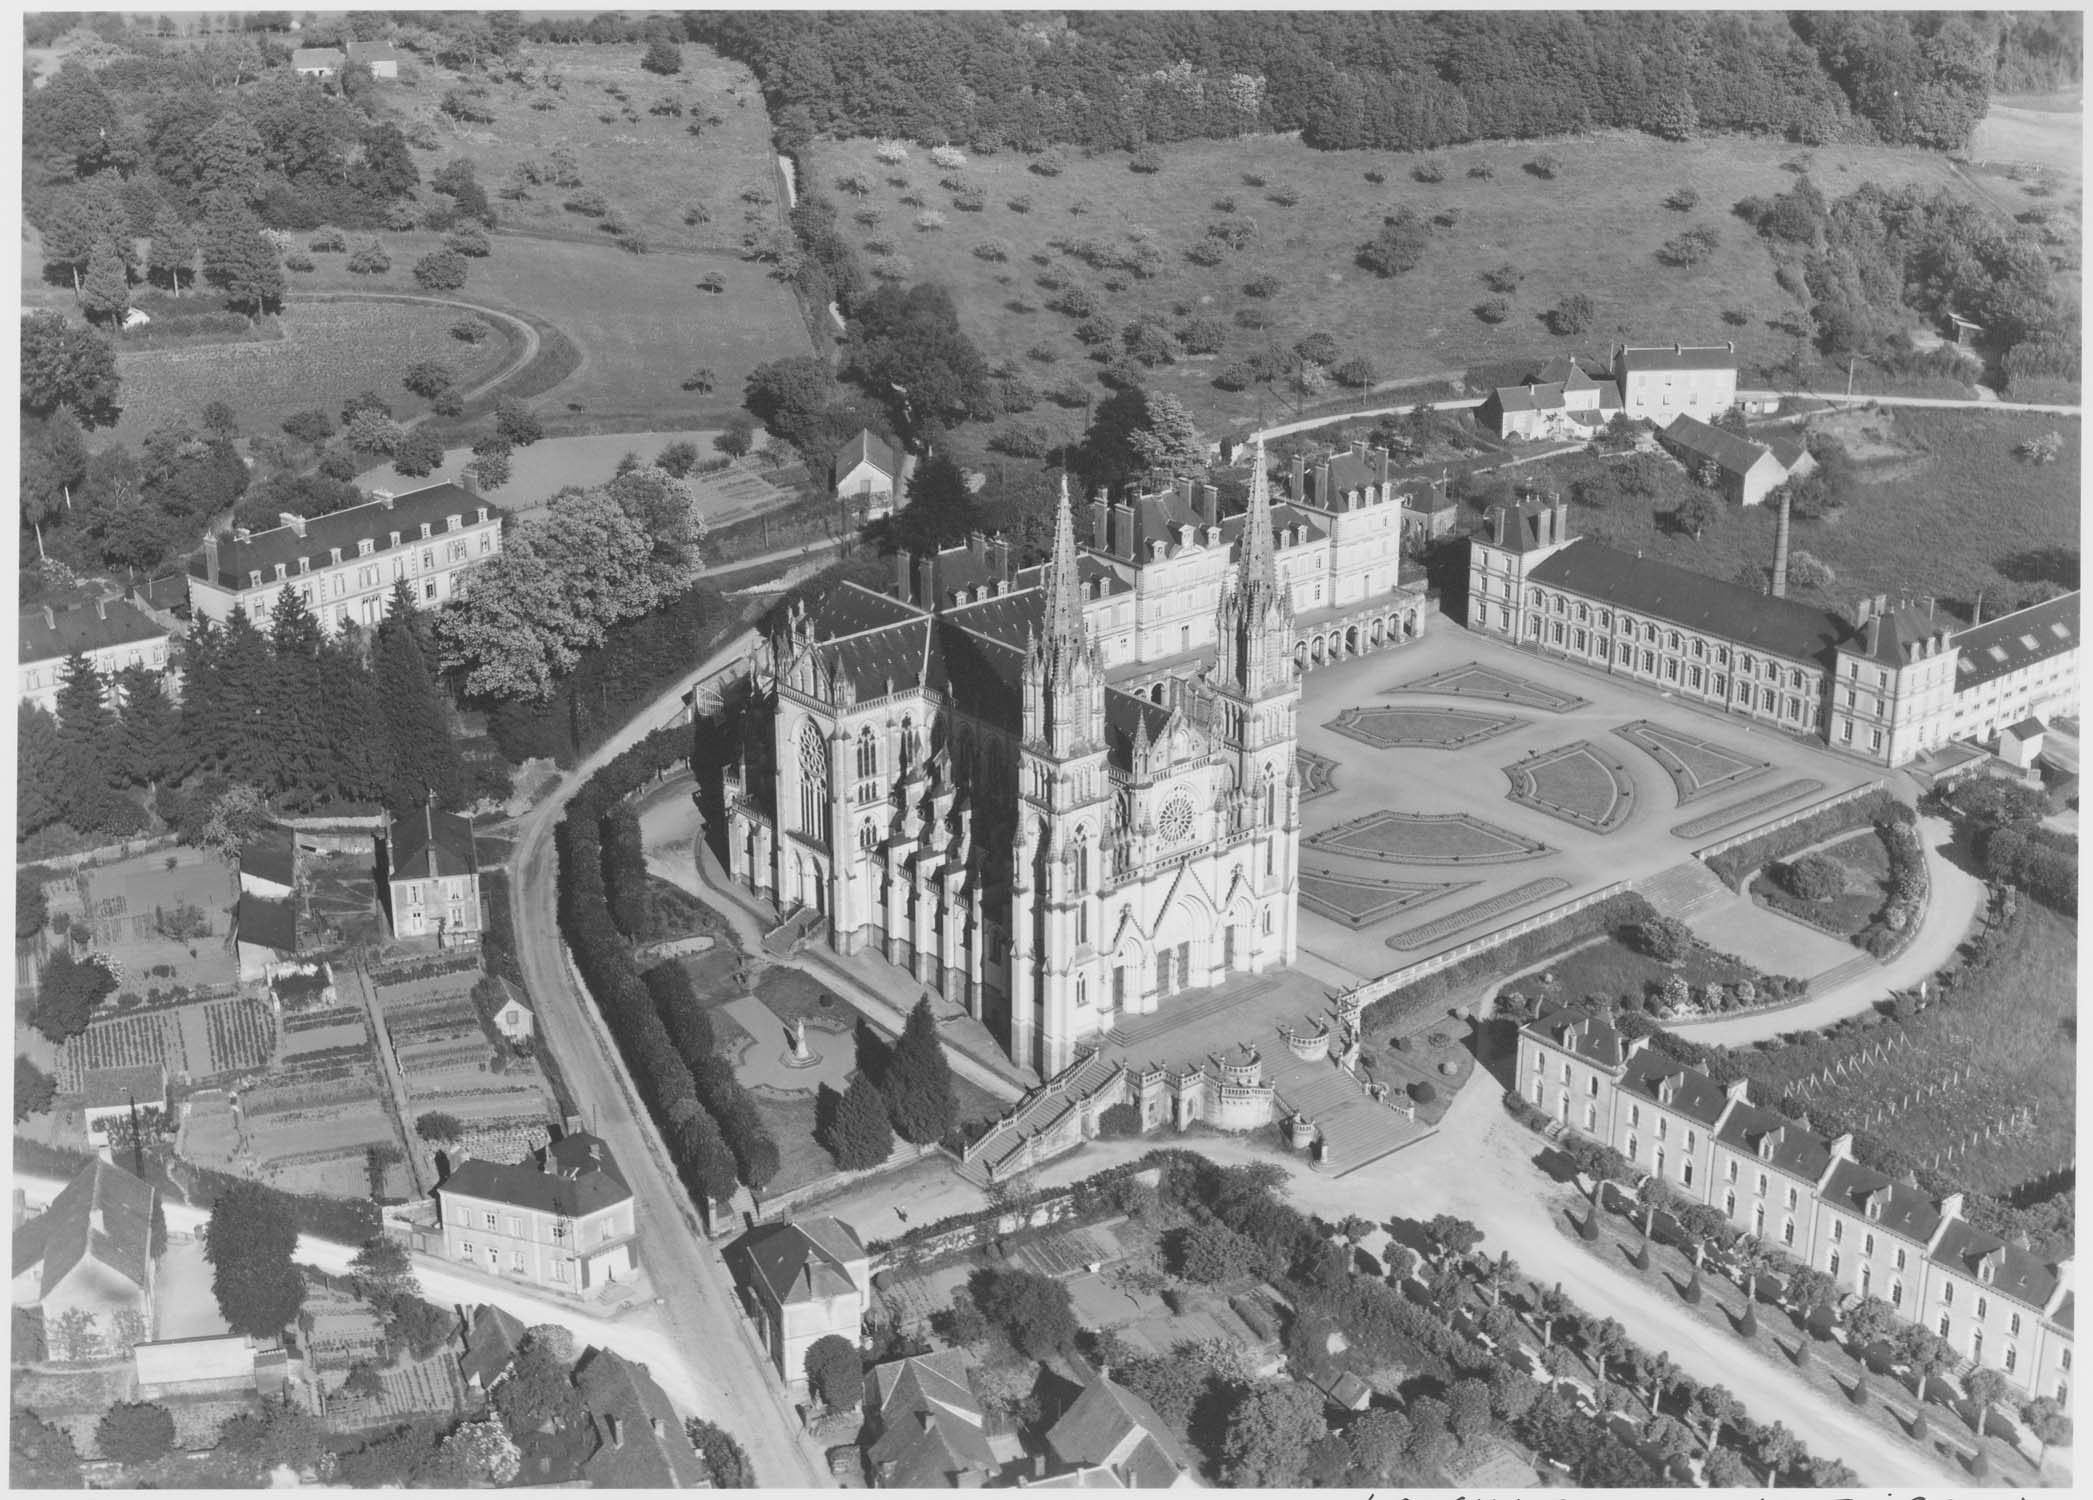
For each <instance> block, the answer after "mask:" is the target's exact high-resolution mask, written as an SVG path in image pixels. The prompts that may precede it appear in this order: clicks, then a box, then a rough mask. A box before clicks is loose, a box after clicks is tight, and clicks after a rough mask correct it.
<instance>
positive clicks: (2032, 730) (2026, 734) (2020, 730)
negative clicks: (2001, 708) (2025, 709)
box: [2006, 714, 2049, 740]
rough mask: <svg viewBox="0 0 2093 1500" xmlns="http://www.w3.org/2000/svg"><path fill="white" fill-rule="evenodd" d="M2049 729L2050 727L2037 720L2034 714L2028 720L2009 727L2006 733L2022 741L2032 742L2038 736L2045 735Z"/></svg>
mask: <svg viewBox="0 0 2093 1500" xmlns="http://www.w3.org/2000/svg"><path fill="white" fill-rule="evenodd" d="M2048 728H2049V726H2048V725H2047V724H2044V723H2043V722H2042V721H2041V720H2040V719H2038V718H2036V717H2035V716H2034V715H2033V714H2030V715H2029V716H2028V717H2027V718H2025V719H2022V720H2021V721H2020V722H2019V723H2018V724H2009V725H2007V726H2006V733H2008V734H2010V735H2014V736H2017V737H2018V738H2020V739H2024V740H2030V739H2033V738H2034V737H2035V736H2036V735H2038V734H2042V733H2045V732H2046V731H2047V730H2048Z"/></svg>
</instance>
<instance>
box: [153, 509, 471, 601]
mask: <svg viewBox="0 0 2093 1500" xmlns="http://www.w3.org/2000/svg"><path fill="white" fill-rule="evenodd" d="M483 508H484V509H485V510H486V512H487V519H488V520H490V521H499V520H500V519H501V517H502V514H503V512H502V508H501V507H500V506H498V505H496V504H494V503H493V502H492V501H490V500H487V499H485V498H483V497H481V496H479V495H475V494H473V493H472V492H471V491H469V490H463V489H460V488H459V487H458V486H457V485H455V484H432V485H429V486H427V487H426V488H423V489H418V490H409V491H408V492H407V493H406V494H404V495H396V496H394V497H393V498H392V500H391V501H389V502H388V501H384V500H368V501H365V502H364V503H363V504H362V505H352V506H349V507H348V508H347V509H345V510H338V511H335V512H334V513H333V514H332V515H325V516H316V517H314V518H313V519H312V520H309V521H305V522H302V523H301V524H302V525H303V527H304V529H305V535H303V536H300V535H299V534H298V528H296V527H292V526H275V527H271V528H270V529H269V530H267V531H258V532H255V533H254V534H253V535H251V536H250V537H248V539H247V540H246V541H244V542H242V541H238V540H236V539H234V538H232V537H221V538H220V539H219V542H218V576H217V577H216V578H215V579H213V578H211V576H210V567H209V558H208V554H207V553H204V552H199V553H197V555H196V556H195V557H194V558H192V559H190V563H189V575H190V576H191V577H192V578H205V579H210V581H211V582H213V583H216V584H218V585H219V586H220V587H221V588H227V589H244V588H248V587H250V586H251V585H250V584H249V583H248V578H247V575H248V574H249V573H260V574H261V575H262V587H263V588H265V589H272V588H278V587H281V585H280V584H278V583H277V581H276V565H277V564H278V563H282V564H283V565H284V568H285V571H286V573H287V575H288V576H287V578H286V581H287V582H288V581H292V580H295V579H296V578H297V577H298V559H299V558H301V557H303V558H308V559H310V560H311V562H312V565H313V567H315V568H322V567H327V566H330V565H331V564H330V561H329V555H330V554H329V549H331V548H335V547H339V548H340V549H341V552H342V560H343V561H344V562H346V561H348V560H349V559H350V558H352V557H355V556H356V555H357V544H358V543H360V542H363V541H369V542H370V543H371V550H372V552H373V554H376V553H381V552H389V551H391V550H392V534H393V533H394V532H398V533H399V534H400V546H401V547H403V548H407V547H419V546H422V545H424V544H423V541H422V534H421V529H422V527H423V525H424V524H426V525H427V526H428V528H429V537H430V540H431V541H434V540H436V539H437V538H440V537H442V536H443V535H445V527H446V525H447V524H448V518H449V517H451V516H457V517H458V518H459V522H460V525H461V526H475V525H478V524H479V520H478V517H479V512H480V510H481V509H483Z"/></svg>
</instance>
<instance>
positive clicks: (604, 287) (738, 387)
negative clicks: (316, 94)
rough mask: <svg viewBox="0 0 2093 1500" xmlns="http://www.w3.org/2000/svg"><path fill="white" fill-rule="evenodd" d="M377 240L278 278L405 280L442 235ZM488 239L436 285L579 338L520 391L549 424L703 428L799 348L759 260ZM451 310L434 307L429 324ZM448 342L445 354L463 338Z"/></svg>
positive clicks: (354, 284) (786, 309)
mask: <svg viewBox="0 0 2093 1500" xmlns="http://www.w3.org/2000/svg"><path fill="white" fill-rule="evenodd" d="M377 238H379V239H380V240H382V241H383V242H384V243H385V245H386V248H387V250H388V251H389V252H390V253H391V255H392V269H391V270H390V271H388V272H387V273H385V274H384V275H382V276H356V275H352V274H351V273H350V272H349V269H348V263H347V262H348V258H347V257H346V256H343V255H319V256H315V257H314V260H315V261H316V262H317V265H316V266H315V268H314V269H313V270H312V271H311V272H306V273H294V274H293V275H292V277H291V285H292V289H293V290H294V291H295V290H324V291H341V290H348V291H397V292H414V291H416V290H418V288H417V287H416V286H415V284H414V277H413V275H412V269H413V266H414V262H415V261H416V259H418V258H419V257H420V256H422V255H424V254H427V253H428V252H429V251H430V250H433V249H435V248H437V246H438V245H439V244H440V242H441V240H442V236H440V235H436V234H430V233H425V232H422V231H415V232H412V233H405V234H381V235H379V236H377ZM493 246H494V253H493V254H492V255H490V256H488V257H487V258H486V259H485V260H476V261H473V262H472V263H471V264H472V269H471V275H470V277H469V279H468V280H467V281H466V283H465V286H464V287H463V288H462V289H461V290H460V291H458V292H455V293H451V294H450V295H452V296H455V297H456V298H458V299H459V300H461V301H465V302H478V303H483V304H485V305H486V306H489V307H493V308H497V309H500V310H503V311H511V312H528V313H531V314H534V315H536V316H537V317H539V318H541V319H543V320H545V321H547V322H549V323H551V324H552V325H553V326H555V327H556V328H558V329H559V330H560V331H561V332H562V333H564V334H565V335H566V336H567V337H568V338H569V339H570V340H572V341H573V343H574V344H575V346H576V347H577V348H578V349H579V351H580V354H581V359H580V365H579V368H577V369H576V370H574V372H573V373H572V374H570V375H568V376H567V377H566V378H565V379H564V380H562V381H560V382H559V384H558V385H556V386H554V387H553V388H552V390H550V391H548V392H546V393H544V394H542V395H537V396H534V397H532V398H531V405H532V406H533V407H534V408H535V409H536V410H537V411H538V413H539V414H540V415H541V416H542V417H543V418H544V420H545V424H546V428H547V430H548V431H550V432H555V433H588V432H598V433H608V432H620V431H628V430H629V431H668V430H683V429H687V428H696V427H716V426H719V425H720V424H721V422H722V421H724V419H725V418H726V417H727V416H728V415H729V414H730V413H732V412H733V411H735V410H736V409H737V408H738V407H739V406H740V404H741V391H742V387H743V385H744V384H745V383H746V382H747V380H748V372H749V371H750V370H751V369H753V368H755V366H757V365H759V364H762V363H764V362H765V361H767V360H773V359H781V358H783V357H785V356H786V355H790V354H805V353H806V352H808V349H809V347H810V345H809V341H808V338H807V332H806V325H805V323H804V322H802V321H801V319H800V316H799V309H798V305H797V304H796V303H795V302H794V301H793V299H792V295H791V293H790V292H788V291H787V290H786V289H785V287H784V286H783V284H781V283H779V282H777V281H773V280H771V279H770V278H769V277H768V276H767V275H765V274H764V272H763V269H762V268H761V267H760V266H756V265H751V264H748V263H746V262H744V261H742V260H740V259H739V258H738V257H735V256H730V255H723V254H712V253H697V252H684V253H677V254H659V253H657V254H651V255H630V254H627V253H626V252H625V251H623V250H619V249H617V248H616V247H615V246H613V245H611V244H610V243H608V242H607V241H605V242H603V243H591V242H579V243H577V242H571V241H566V240H551V239H539V238H536V237H533V236H531V235H527V234H496V235H495V236H493ZM714 273H716V274H718V275H720V276H722V277H724V278H725V280H726V286H727V289H726V291H725V292H724V293H720V294H717V295H715V294H712V293H709V292H701V291H699V290H697V283H698V281H699V279H700V278H701V277H704V276H706V275H708V274H714ZM457 317H458V314H456V313H448V314H446V315H445V316H444V317H443V318H442V319H441V321H440V323H439V324H438V328H439V330H440V329H442V328H447V327H448V326H449V325H450V324H451V323H453V322H455V321H456V320H457ZM448 343H449V347H450V349H452V350H454V351H457V350H463V349H465V348H466V346H465V345H464V344H461V343H457V342H456V341H454V340H451V341H448ZM483 347H484V346H483ZM452 357H455V355H453V356H452ZM402 367H404V366H402ZM701 367H702V368H707V369H710V370H711V371H712V372H713V376H714V381H715V384H714V387H713V390H712V392H711V394H709V395H707V394H701V393H698V392H695V391H686V390H684V389H683V388H682V386H683V381H684V379H685V378H686V377H687V376H689V375H690V374H691V373H692V372H693V371H695V370H697V369H699V368H701ZM394 378H395V379H397V377H396V376H395V377H394ZM126 394H128V392H127V393H126ZM620 451H622V450H620ZM708 456H710V455H708Z"/></svg>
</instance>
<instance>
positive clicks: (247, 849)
mask: <svg viewBox="0 0 2093 1500" xmlns="http://www.w3.org/2000/svg"><path fill="white" fill-rule="evenodd" d="M240 873H241V874H242V875H252V876H253V877H254V878H255V879H257V880H266V881H268V882H270V883H271V884H272V885H282V886H288V885H292V884H294V883H295V882H296V880H297V875H298V841H297V839H296V837H295V836H294V835H293V834H292V833H291V830H290V829H288V828H286V827H284V826H283V825H282V824H281V823H264V824H263V825H262V826H261V827H260V828H257V829H256V830H255V831H254V833H253V834H252V835H250V836H249V838H248V840H247V842H246V843H244V844H242V845H241V846H240Z"/></svg>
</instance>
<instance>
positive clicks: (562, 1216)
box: [435, 1131, 639, 1292]
mask: <svg viewBox="0 0 2093 1500" xmlns="http://www.w3.org/2000/svg"><path fill="white" fill-rule="evenodd" d="M435 1196H436V1212H437V1217H438V1219H439V1220H440V1221H441V1222H442V1225H443V1253H444V1254H446V1255H448V1256H450V1257H451V1258H452V1259H455V1260H461V1261H465V1262H468V1263H470V1264H472V1265H475V1266H478V1267H480V1268H481V1269H483V1270H485V1271H488V1272H490V1273H493V1274H496V1275H502V1276H516V1277H520V1278H522V1279H523V1280H526V1281H530V1282H534V1283H536V1284H537V1285H539V1286H549V1287H557V1288H560V1289H562V1290H567V1291H579V1292H586V1291H592V1290H594V1289H596V1288H597V1287H600V1286H602V1285H603V1284H604V1283H605V1282H609V1281H616V1280H617V1279H618V1278H619V1277H620V1276H621V1275H625V1274H628V1273H630V1272H631V1271H633V1270H635V1269H637V1268H638V1265H639V1252H638V1246H637V1242H636V1230H635V1227H634V1218H633V1207H632V1189H631V1188H630V1187H629V1186H627V1185H626V1182H625V1177H624V1174H623V1173H621V1172H620V1171H619V1170H618V1163H617V1160H616V1158H614V1157H613V1156H612V1155H611V1154H610V1147H609V1146H607V1145H605V1144H604V1143H603V1141H602V1140H601V1139H599V1138H598V1137H596V1136H593V1135H590V1134H589V1133H588V1132H586V1131H576V1132H574V1133H573V1134H572V1135H568V1136H565V1137H563V1138H561V1139H560V1140H557V1141H553V1142H552V1143H550V1144H549V1145H547V1146H545V1147H544V1148H543V1149H542V1150H540V1151H538V1152H536V1153H534V1155H533V1156H531V1157H527V1158H525V1159H524V1160H523V1161H520V1162H492V1161H484V1160H480V1159H478V1158H474V1159H472V1160H468V1161H465V1162H461V1163H460V1164H459V1165H458V1166H456V1167H455V1168H453V1169H452V1171H451V1174H450V1175H449V1176H448V1177H446V1178H444V1179H443V1181H442V1182H440V1183H438V1184H437V1185H436V1194H435Z"/></svg>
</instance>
